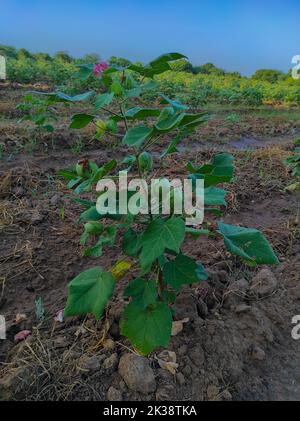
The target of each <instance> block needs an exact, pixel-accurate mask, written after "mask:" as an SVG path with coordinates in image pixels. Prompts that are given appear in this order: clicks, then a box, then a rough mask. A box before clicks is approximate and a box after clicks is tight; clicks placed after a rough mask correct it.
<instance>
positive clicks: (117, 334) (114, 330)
mask: <svg viewBox="0 0 300 421" xmlns="http://www.w3.org/2000/svg"><path fill="white" fill-rule="evenodd" d="M109 333H110V334H111V336H112V337H113V338H114V339H118V338H119V337H120V328H119V325H118V323H113V324H112V325H111V327H110V329H109Z"/></svg>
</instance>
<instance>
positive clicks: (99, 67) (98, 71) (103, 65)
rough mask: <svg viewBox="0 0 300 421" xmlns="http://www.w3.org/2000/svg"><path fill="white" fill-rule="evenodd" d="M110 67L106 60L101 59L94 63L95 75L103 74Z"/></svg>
mask: <svg viewBox="0 0 300 421" xmlns="http://www.w3.org/2000/svg"><path fill="white" fill-rule="evenodd" d="M107 69H108V64H107V63H106V62H105V61H101V62H100V63H97V64H94V70H93V72H94V75H95V76H99V75H101V73H102V72H104V70H107Z"/></svg>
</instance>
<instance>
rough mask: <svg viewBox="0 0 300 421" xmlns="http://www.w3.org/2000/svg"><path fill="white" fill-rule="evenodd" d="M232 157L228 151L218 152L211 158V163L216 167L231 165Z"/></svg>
mask: <svg viewBox="0 0 300 421" xmlns="http://www.w3.org/2000/svg"><path fill="white" fill-rule="evenodd" d="M233 161H234V157H233V156H232V155H231V154H230V153H226V152H223V153H219V154H217V155H214V157H213V158H212V165H214V166H216V167H232V166H233Z"/></svg>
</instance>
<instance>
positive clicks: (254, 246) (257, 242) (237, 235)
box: [218, 222, 279, 265]
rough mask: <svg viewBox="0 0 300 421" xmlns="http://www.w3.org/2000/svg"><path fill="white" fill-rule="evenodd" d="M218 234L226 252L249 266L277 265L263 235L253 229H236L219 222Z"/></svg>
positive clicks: (276, 259) (275, 257)
mask: <svg viewBox="0 0 300 421" xmlns="http://www.w3.org/2000/svg"><path fill="white" fill-rule="evenodd" d="M218 228H219V230H218V232H219V233H220V234H221V235H222V236H223V238H224V244H225V246H226V248H227V250H228V251H229V252H230V253H232V254H234V255H237V256H240V257H241V258H242V259H243V260H245V261H246V262H247V263H249V264H251V265H272V264H277V263H279V261H278V258H277V256H276V255H275V254H274V251H273V250H272V247H271V246H270V244H269V242H268V241H267V240H266V238H265V237H264V235H263V234H262V233H261V232H260V231H258V230H256V229H253V228H244V227H237V226H233V225H227V224H223V223H222V222H220V223H219V224H218Z"/></svg>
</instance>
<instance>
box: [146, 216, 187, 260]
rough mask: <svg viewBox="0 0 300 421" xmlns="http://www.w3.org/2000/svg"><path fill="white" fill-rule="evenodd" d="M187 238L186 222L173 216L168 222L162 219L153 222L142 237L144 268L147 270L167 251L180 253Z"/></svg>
mask: <svg viewBox="0 0 300 421" xmlns="http://www.w3.org/2000/svg"><path fill="white" fill-rule="evenodd" d="M184 236H185V224H184V221H183V220H182V219H181V218H179V217H175V216H173V217H172V218H170V219H168V220H166V221H165V220H163V219H161V218H158V219H155V220H154V221H152V222H151V223H150V224H149V225H148V227H147V228H146V230H145V231H144V233H143V234H142V237H141V247H142V251H141V253H140V262H141V266H142V268H147V267H149V265H151V264H152V262H153V261H154V260H155V259H157V258H158V257H159V256H161V255H162V254H163V252H164V251H165V249H169V250H172V251H174V252H176V253H179V250H180V246H181V244H182V242H183V240H184Z"/></svg>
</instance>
